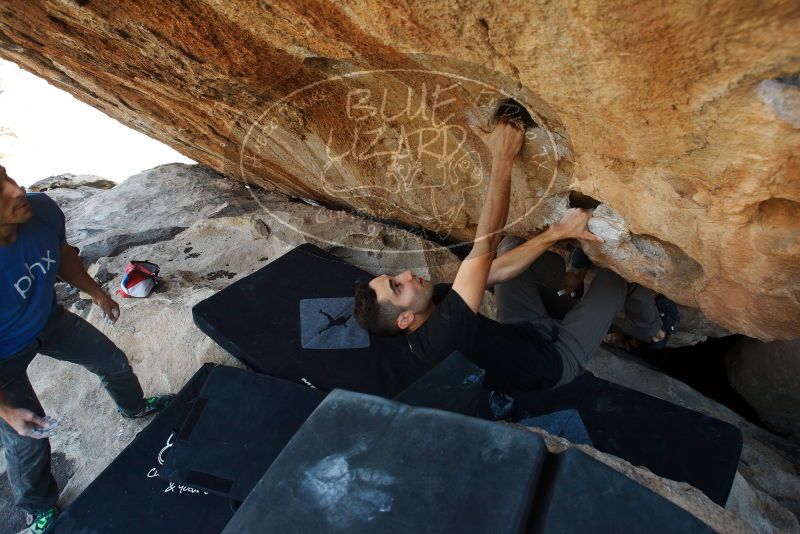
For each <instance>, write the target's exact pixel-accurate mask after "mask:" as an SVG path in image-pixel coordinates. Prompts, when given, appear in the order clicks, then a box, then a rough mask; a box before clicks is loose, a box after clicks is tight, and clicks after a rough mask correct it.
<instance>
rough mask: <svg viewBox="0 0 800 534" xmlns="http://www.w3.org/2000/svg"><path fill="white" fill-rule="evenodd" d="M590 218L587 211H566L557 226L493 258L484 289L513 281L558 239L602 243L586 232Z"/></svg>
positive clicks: (590, 213)
mask: <svg viewBox="0 0 800 534" xmlns="http://www.w3.org/2000/svg"><path fill="white" fill-rule="evenodd" d="M591 218H592V212H591V210H582V209H580V208H571V209H569V210H567V212H566V213H565V214H564V216H563V217H562V218H561V220H560V221H559V222H558V223H557V224H554V225H552V226H550V228H548V229H547V230H545V231H544V232H542V233H541V234H539V235H536V236H534V237H533V238H531V239H529V240H528V241H526V242H525V243H523V244H521V245H520V246H518V247H515V248H513V249H511V250H509V251H508V252H506V253H505V254H503V255H502V256H500V257H499V258H497V259H495V260H494V261H493V262H492V266H491V269H490V271H489V279H488V280H487V283H486V285H487V287H492V286H494V285H495V284H500V283H502V282H505V281H506V280H511V279H512V278H515V277H516V276H518V275H519V274H521V273H522V272H523V271H524V270H525V269H527V268H528V267H530V266H531V264H532V263H533V262H534V261H536V260H537V259H538V258H539V256H541V255H542V254H543V253H544V252H545V251H546V250H547V249H548V248H550V247H551V246H552V245H554V244H555V243H556V242H558V241H561V240H562V239H577V240H579V241H594V242H598V243H602V242H603V240H602V239H601V238H600V237H598V236H596V235H594V234H593V233H591V232H590V231H589V230H588V229H587V226H588V224H589V219H591Z"/></svg>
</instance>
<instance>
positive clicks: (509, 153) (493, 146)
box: [476, 119, 525, 163]
mask: <svg viewBox="0 0 800 534" xmlns="http://www.w3.org/2000/svg"><path fill="white" fill-rule="evenodd" d="M476 132H477V133H478V135H479V136H480V138H481V139H482V140H483V142H484V143H485V144H486V146H487V147H489V150H490V151H491V153H492V158H493V162H505V163H513V162H514V158H516V157H517V154H519V151H520V150H521V149H522V142H523V141H524V139H525V136H524V132H525V126H524V125H523V124H522V123H521V122H519V121H512V120H508V119H500V120H499V121H498V123H497V126H495V128H494V130H493V131H492V132H491V133H489V134H487V133H485V132H483V131H480V130H476Z"/></svg>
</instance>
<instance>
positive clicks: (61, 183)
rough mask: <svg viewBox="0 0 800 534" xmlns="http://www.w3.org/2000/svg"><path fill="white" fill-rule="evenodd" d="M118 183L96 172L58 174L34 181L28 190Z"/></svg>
mask: <svg viewBox="0 0 800 534" xmlns="http://www.w3.org/2000/svg"><path fill="white" fill-rule="evenodd" d="M115 185H117V183H116V182H113V181H111V180H106V179H105V178H101V177H100V176H95V175H94V174H71V173H67V174H59V175H57V176H50V177H49V178H45V179H44V180H39V181H38V182H34V183H33V184H31V185H30V186H29V187H28V191H33V192H34V193H44V192H45V191H50V190H52V189H78V188H80V187H89V188H93V189H111V188H112V187H114V186H115Z"/></svg>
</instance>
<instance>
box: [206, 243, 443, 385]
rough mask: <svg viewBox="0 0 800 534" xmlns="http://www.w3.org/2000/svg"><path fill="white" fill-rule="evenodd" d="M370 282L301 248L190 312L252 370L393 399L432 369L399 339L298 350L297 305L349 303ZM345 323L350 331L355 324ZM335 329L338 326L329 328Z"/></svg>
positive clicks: (371, 338)
mask: <svg viewBox="0 0 800 534" xmlns="http://www.w3.org/2000/svg"><path fill="white" fill-rule="evenodd" d="M371 278H372V275H371V274H369V273H367V272H365V271H363V270H361V269H359V268H357V267H355V266H353V265H351V264H349V263H347V262H345V261H343V260H340V259H338V258H336V257H335V256H333V255H331V254H329V253H327V252H325V251H323V250H321V249H319V248H318V247H315V246H313V245H310V244H304V245H300V246H299V247H297V248H295V249H293V250H291V251H290V252H288V253H286V254H284V255H283V256H281V257H280V258H278V259H276V260H274V261H273V262H271V263H269V264H268V265H266V266H265V267H263V268H261V269H259V270H258V271H256V272H255V273H253V274H251V275H249V276H246V277H245V278H242V279H241V280H239V281H237V282H235V283H233V284H231V285H230V286H229V287H227V288H225V289H223V290H222V291H220V292H218V293H216V294H215V295H212V296H211V297H209V298H207V299H205V300H203V301H202V302H199V303H198V304H197V305H195V306H194V308H193V310H192V312H193V314H194V320H195V323H196V324H197V326H198V327H199V328H200V329H201V330H202V331H203V332H205V333H206V334H207V335H208V336H209V337H211V339H213V340H214V341H216V342H217V343H219V344H220V345H221V346H222V347H223V348H224V349H225V350H227V351H228V352H230V353H231V354H232V355H233V356H235V357H236V358H238V359H239V360H241V361H243V362H244V363H245V364H247V365H248V366H249V367H250V368H252V369H253V370H255V371H258V372H260V373H265V374H268V375H272V376H276V377H278V378H283V379H285V380H291V381H293V382H301V383H305V384H310V385H313V386H314V387H316V388H318V389H320V390H323V391H330V390H332V389H334V388H343V389H349V390H353V391H360V392H363V393H370V394H374V395H381V396H384V397H394V396H395V395H397V394H398V393H400V392H401V391H403V390H404V389H405V388H407V387H408V386H409V385H411V383H412V382H414V381H415V380H416V379H417V378H419V377H420V376H422V375H423V374H424V373H425V372H426V371H427V370H428V369H430V367H429V366H427V365H426V364H424V363H423V362H421V361H420V360H419V359H417V358H415V357H414V355H413V354H412V353H411V350H410V349H409V347H408V344H407V342H406V339H405V337H404V336H397V337H379V336H369V346H368V347H365V348H346V349H328V350H320V349H318V348H303V341H304V340H303V339H301V331H300V313H301V301H308V300H309V299H339V298H344V297H349V298H352V297H353V295H354V292H355V285H356V282H359V281H368V280H370V279H371ZM322 311H324V310H320V313H319V314H317V317H318V318H320V317H323V315H321V312H322ZM342 318H344V316H342ZM346 324H347V326H348V327H349V328H353V327H355V326H356V325H355V319H354V318H352V317H351V318H349V319H348V322H347V323H346ZM335 328H340V327H334V328H333V329H331V331H332V332H333V331H335ZM306 341H307V346H315V345H314V344H313V343H314V342H315V341H314V340H311V341H308V340H306Z"/></svg>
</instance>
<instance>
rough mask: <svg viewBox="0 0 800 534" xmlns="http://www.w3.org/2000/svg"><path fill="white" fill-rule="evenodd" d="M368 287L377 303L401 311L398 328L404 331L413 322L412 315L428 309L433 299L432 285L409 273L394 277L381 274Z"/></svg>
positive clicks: (405, 272) (428, 281)
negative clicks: (388, 304) (372, 291)
mask: <svg viewBox="0 0 800 534" xmlns="http://www.w3.org/2000/svg"><path fill="white" fill-rule="evenodd" d="M369 286H370V287H371V288H372V289H373V290H375V294H376V295H377V297H378V302H389V303H391V304H393V305H394V306H396V307H397V308H399V309H401V310H403V312H402V313H401V314H400V317H398V319H397V321H398V326H399V327H400V328H401V329H405V328H407V327H408V325H410V324H411V322H413V320H414V315H415V314H417V313H420V312H423V311H425V310H427V309H428V307H429V306H430V304H431V299H432V298H433V284H432V283H431V282H430V280H425V279H424V278H422V277H421V276H417V275H415V274H413V273H412V272H411V271H404V272H402V273H400V274H396V275H394V276H389V275H386V274H383V275H381V276H377V277H375V278H373V279H372V280H371V281H370V283H369Z"/></svg>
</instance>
